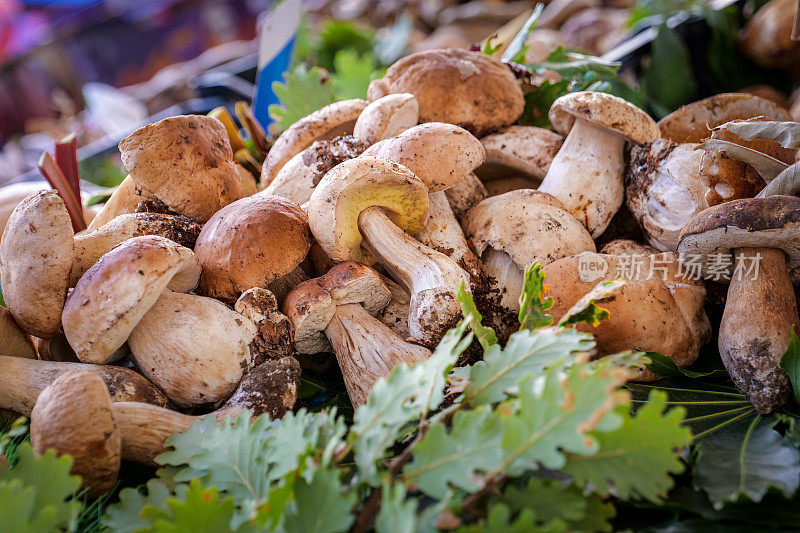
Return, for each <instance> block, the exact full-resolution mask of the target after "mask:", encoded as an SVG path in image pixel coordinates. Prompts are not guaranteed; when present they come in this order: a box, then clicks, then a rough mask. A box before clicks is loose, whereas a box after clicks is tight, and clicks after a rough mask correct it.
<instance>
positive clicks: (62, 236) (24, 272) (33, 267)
mask: <svg viewBox="0 0 800 533" xmlns="http://www.w3.org/2000/svg"><path fill="white" fill-rule="evenodd" d="M74 254H75V251H74V248H73V232H72V223H71V222H70V218H69V213H68V212H67V207H66V205H65V204H64V201H63V200H62V199H61V197H60V196H59V195H58V193H57V192H56V191H53V190H47V191H39V192H36V193H33V194H31V195H30V196H28V197H26V198H25V199H24V200H22V202H20V203H19V205H17V207H16V209H14V211H13V212H12V213H11V216H10V217H9V219H8V223H7V224H6V227H5V230H4V232H3V239H2V241H0V278H2V280H3V281H2V283H3V298H4V299H5V301H6V305H7V306H8V310H9V311H11V314H12V315H13V316H14V319H15V320H16V321H17V323H18V324H19V325H20V327H21V328H22V329H24V330H25V331H26V332H28V333H30V334H31V335H35V336H37V337H40V338H43V339H47V338H52V337H55V336H56V335H57V334H58V330H59V327H60V325H61V310H62V309H63V308H64V300H65V299H66V296H67V287H68V282H69V273H70V270H71V268H72V260H73V257H74Z"/></svg>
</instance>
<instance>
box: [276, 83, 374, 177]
mask: <svg viewBox="0 0 800 533" xmlns="http://www.w3.org/2000/svg"><path fill="white" fill-rule="evenodd" d="M367 103H368V102H367V101H366V100H361V99H360V98H355V99H352V100H342V101H339V102H334V103H332V104H330V105H326V106H325V107H322V108H320V109H317V110H316V111H314V112H313V113H311V114H310V115H308V116H306V117H303V118H301V119H300V120H298V121H297V122H295V123H294V124H292V125H291V126H290V127H289V129H288V130H286V131H284V132H283V133H281V135H280V137H278V140H276V141H275V144H274V145H272V148H270V150H269V153H268V154H267V158H266V159H265V160H264V166H263V167H262V168H261V186H262V187H266V186H267V185H269V184H270V183H272V180H274V179H275V176H277V175H278V172H279V171H280V169H281V168H283V165H285V164H286V163H287V162H288V161H289V160H290V159H291V158H293V157H294V156H295V155H297V154H299V153H300V152H302V151H303V150H305V149H306V148H308V146H309V145H310V144H311V143H313V142H314V141H318V140H325V139H333V138H334V137H338V136H339V135H350V134H352V133H353V128H354V127H355V123H356V119H358V116H359V115H360V114H361V112H362V111H364V108H365V107H367Z"/></svg>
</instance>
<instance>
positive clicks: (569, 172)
mask: <svg viewBox="0 0 800 533" xmlns="http://www.w3.org/2000/svg"><path fill="white" fill-rule="evenodd" d="M550 122H552V123H553V126H554V127H555V129H556V131H558V132H559V133H562V134H564V135H567V138H566V140H565V141H564V145H563V146H562V147H561V149H560V150H559V151H558V154H556V157H555V158H554V159H553V162H552V163H551V164H550V169H549V170H548V171H547V175H546V176H545V178H544V180H543V181H542V184H541V186H540V187H539V190H540V191H542V192H546V193H548V194H551V195H553V196H555V197H556V198H558V199H559V200H561V202H562V203H563V204H564V206H566V208H567V209H568V210H569V212H570V213H572V214H573V216H575V217H576V218H577V219H578V220H579V221H580V222H581V223H582V224H583V225H584V226H586V228H587V229H588V230H589V233H591V234H592V237H598V236H599V235H601V234H602V233H603V231H605V229H606V227H607V226H608V224H609V222H611V218H612V217H613V216H614V214H615V213H616V212H617V210H618V209H619V207H620V206H621V205H622V200H623V196H624V188H625V186H624V170H625V158H624V153H623V150H624V148H625V140H626V139H629V140H632V141H634V142H637V143H646V142H652V141H654V140H655V139H657V138H658V137H659V131H658V127H657V126H656V123H655V122H653V119H651V118H650V117H649V116H648V115H647V113H645V112H644V111H642V110H641V109H639V108H638V107H636V106H635V105H633V104H631V103H629V102H626V101H625V100H623V99H622V98H619V97H617V96H613V95H610V94H605V93H596V92H576V93H570V94H566V95H564V96H561V97H560V98H558V99H557V100H556V101H555V102H554V103H553V105H552V107H551V108H550Z"/></svg>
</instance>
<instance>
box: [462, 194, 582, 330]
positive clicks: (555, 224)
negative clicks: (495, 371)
mask: <svg viewBox="0 0 800 533" xmlns="http://www.w3.org/2000/svg"><path fill="white" fill-rule="evenodd" d="M464 231H465V232H466V235H467V237H468V238H469V239H470V241H471V242H472V246H473V248H474V249H475V253H476V254H477V255H478V256H479V257H480V258H481V260H482V261H483V264H484V269H485V271H486V274H487V275H488V276H489V277H490V281H489V285H490V288H491V289H493V290H494V291H495V292H496V296H497V298H496V299H497V300H498V302H497V304H498V305H499V306H500V307H501V311H500V313H499V314H500V316H497V317H493V318H494V319H495V322H498V323H497V324H496V325H497V326H498V327H500V328H502V329H503V331H506V330H508V329H509V328H512V327H513V326H514V325H515V324H518V322H517V318H516V315H517V313H519V297H520V294H522V286H523V283H524V273H525V269H526V268H528V266H530V265H531V264H533V263H534V262H538V263H540V264H542V265H546V264H548V263H551V262H553V261H555V260H557V259H560V258H562V257H566V256H571V255H575V254H579V253H581V252H586V251H589V252H594V251H595V244H594V241H593V240H592V237H591V236H590V235H589V232H588V231H586V228H584V227H583V226H582V225H581V223H580V222H578V221H577V220H576V219H575V217H573V216H572V215H571V214H570V212H569V211H567V210H566V208H565V207H564V206H563V204H562V203H561V202H560V201H558V200H557V199H556V198H554V197H552V196H550V195H549V194H545V193H542V192H539V191H535V190H532V189H519V190H516V191H511V192H507V193H505V194H501V195H499V196H492V197H490V198H487V199H486V200H484V201H483V202H481V203H479V204H478V205H477V206H475V207H473V208H472V209H471V210H470V211H469V212H468V213H467V215H466V217H464Z"/></svg>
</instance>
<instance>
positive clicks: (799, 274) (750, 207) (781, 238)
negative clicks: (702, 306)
mask: <svg viewBox="0 0 800 533" xmlns="http://www.w3.org/2000/svg"><path fill="white" fill-rule="evenodd" d="M736 248H777V249H779V250H783V251H784V252H786V264H787V267H788V270H789V275H790V276H791V278H792V281H793V282H794V283H798V282H800V198H797V197H794V196H768V197H766V198H743V199H740V200H732V201H730V202H726V203H724V204H719V205H716V206H714V207H710V208H708V209H706V210H705V211H701V212H700V213H698V214H697V215H695V216H694V217H693V218H692V219H691V220H690V221H689V222H688V224H686V227H684V228H683V231H682V232H681V239H680V243H679V244H678V252H679V253H680V254H681V256H682V257H683V258H684V260H686V261H689V258H691V259H692V260H694V261H695V262H697V263H698V264H699V267H700V272H701V274H706V273H707V272H708V267H709V264H710V263H711V262H713V264H714V268H715V271H716V270H720V267H724V265H726V264H727V265H728V266H729V267H730V268H728V269H727V272H726V275H727V277H728V278H729V277H730V275H731V273H732V271H733V269H734V268H735V266H736V265H735V262H734V259H733V250H735V249H736ZM725 259H727V260H725ZM721 270H726V269H724V268H722V269H721ZM725 277H726V276H723V277H719V279H717V281H722V282H726V281H729V280H728V279H725ZM716 278H717V276H715V279H716Z"/></svg>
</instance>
